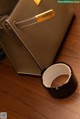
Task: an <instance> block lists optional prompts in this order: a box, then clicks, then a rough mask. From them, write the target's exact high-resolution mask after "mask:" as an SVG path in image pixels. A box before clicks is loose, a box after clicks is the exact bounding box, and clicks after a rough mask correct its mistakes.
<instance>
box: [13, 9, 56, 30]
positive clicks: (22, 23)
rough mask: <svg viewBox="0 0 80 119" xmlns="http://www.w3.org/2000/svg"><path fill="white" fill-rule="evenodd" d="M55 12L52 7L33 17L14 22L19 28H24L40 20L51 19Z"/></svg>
mask: <svg viewBox="0 0 80 119" xmlns="http://www.w3.org/2000/svg"><path fill="white" fill-rule="evenodd" d="M54 15H55V12H54V11H53V9H50V10H48V11H45V12H43V13H40V14H38V15H36V16H34V17H32V18H29V19H26V20H23V21H20V22H16V21H14V24H15V25H16V26H17V27H18V28H20V29H21V28H24V27H28V26H31V25H34V24H37V23H40V22H43V21H45V20H48V19H51V18H52V17H54Z"/></svg>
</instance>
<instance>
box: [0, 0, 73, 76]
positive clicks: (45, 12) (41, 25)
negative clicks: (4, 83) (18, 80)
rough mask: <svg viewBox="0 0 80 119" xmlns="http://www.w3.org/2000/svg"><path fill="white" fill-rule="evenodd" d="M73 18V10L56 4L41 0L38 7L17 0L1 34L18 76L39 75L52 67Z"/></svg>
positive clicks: (31, 1)
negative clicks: (20, 74) (21, 74)
mask: <svg viewBox="0 0 80 119" xmlns="http://www.w3.org/2000/svg"><path fill="white" fill-rule="evenodd" d="M72 16H73V11H72V9H71V8H69V7H68V5H66V4H58V3H57V1H56V0H54V1H53V0H42V1H41V3H40V4H39V5H38V6H37V5H36V4H35V2H34V0H19V2H18V4H17V5H16V7H15V9H14V10H13V12H12V13H11V14H10V16H9V17H8V18H7V19H6V20H5V23H4V30H3V32H2V34H1V37H2V39H1V45H2V47H3V48H4V51H5V53H6V54H7V56H8V57H9V59H10V61H11V63H12V64H13V66H14V68H15V69H16V71H17V72H18V73H23V74H32V75H41V72H42V71H43V70H44V69H45V68H47V67H48V66H50V65H51V64H52V63H53V61H54V58H55V56H56V54H57V51H58V49H59V47H60V44H61V42H62V40H63V38H64V35H65V33H66V31H67V28H68V26H69V24H70V22H71V19H72ZM4 34H5V35H4ZM5 37H6V39H5Z"/></svg>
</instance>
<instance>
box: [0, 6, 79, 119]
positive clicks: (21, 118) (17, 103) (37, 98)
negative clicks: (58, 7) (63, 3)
mask: <svg viewBox="0 0 80 119" xmlns="http://www.w3.org/2000/svg"><path fill="white" fill-rule="evenodd" d="M72 6H73V8H74V10H75V14H76V16H75V19H74V20H73V23H72V25H71V27H70V29H69V31H68V33H67V36H66V38H65V42H64V44H63V45H62V47H61V49H60V52H59V54H58V57H57V58H56V62H60V61H61V62H66V63H68V64H69V65H71V67H72V68H73V71H74V73H75V76H76V78H77V80H78V87H77V90H76V91H75V93H74V94H73V95H71V96H70V97H68V98H65V99H61V100H60V99H55V98H53V97H51V95H50V94H49V93H48V92H47V90H46V89H45V88H44V87H43V86H42V83H41V77H35V76H28V75H18V74H17V73H16V72H15V70H14V68H13V67H12V65H11V63H10V62H9V60H8V59H7V58H5V59H4V60H3V61H0V112H7V113H8V119H80V72H79V71H80V4H72Z"/></svg>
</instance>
